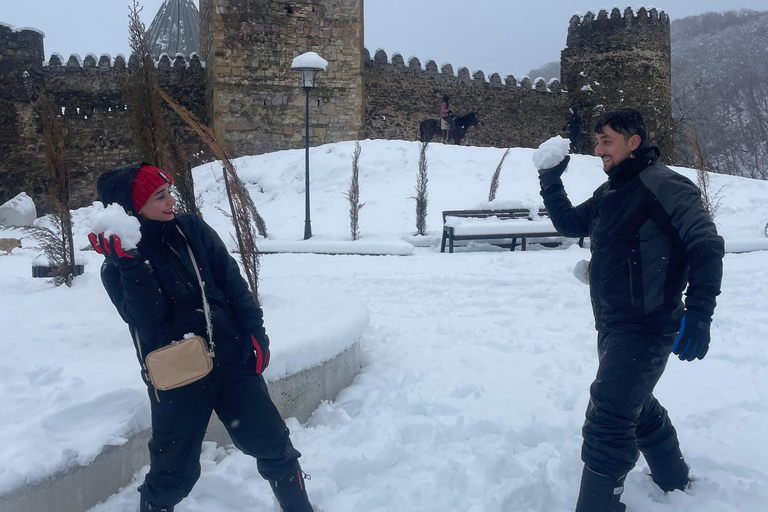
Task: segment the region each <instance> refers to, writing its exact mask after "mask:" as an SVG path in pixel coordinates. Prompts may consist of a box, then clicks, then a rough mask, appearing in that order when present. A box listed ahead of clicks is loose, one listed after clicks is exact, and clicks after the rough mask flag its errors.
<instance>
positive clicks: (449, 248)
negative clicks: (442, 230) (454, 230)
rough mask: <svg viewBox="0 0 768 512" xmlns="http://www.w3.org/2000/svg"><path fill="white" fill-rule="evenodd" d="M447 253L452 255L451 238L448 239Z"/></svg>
mask: <svg viewBox="0 0 768 512" xmlns="http://www.w3.org/2000/svg"><path fill="white" fill-rule="evenodd" d="M448 252H449V253H451V254H453V237H452V236H449V237H448Z"/></svg>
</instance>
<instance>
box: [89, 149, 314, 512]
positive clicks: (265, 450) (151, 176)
mask: <svg viewBox="0 0 768 512" xmlns="http://www.w3.org/2000/svg"><path fill="white" fill-rule="evenodd" d="M172 181H173V180H172V178H171V177H170V176H169V175H168V174H167V173H165V172H164V171H162V170H160V169H158V168H156V167H153V166H151V165H149V164H145V163H142V164H132V165H127V166H123V167H118V168H116V169H112V170H110V171H107V172H105V173H104V174H102V175H101V176H100V177H99V179H98V182H97V189H98V192H99V197H100V199H101V201H102V202H103V203H104V205H105V206H106V205H109V204H111V203H118V204H119V205H120V206H122V207H123V208H124V209H125V211H126V213H128V214H129V215H133V216H135V217H137V218H138V219H139V222H140V224H141V240H140V242H139V243H138V246H137V248H136V249H135V250H128V251H126V250H123V248H122V243H121V240H120V239H119V237H117V236H115V235H112V236H110V237H109V238H108V239H105V238H104V236H103V233H102V234H96V233H91V234H90V235H89V239H90V241H91V244H92V245H93V246H94V248H95V249H96V251H98V252H99V253H101V254H104V256H105V262H104V264H103V265H102V269H101V276H102V281H103V283H104V287H105V288H106V290H107V293H108V294H109V297H110V299H112V302H113V303H114V304H115V307H116V308H117V310H118V312H119V313H120V316H121V317H122V318H123V320H125V321H126V323H128V327H129V330H130V332H131V336H132V337H133V341H134V345H135V346H136V351H137V355H138V357H139V362H140V363H141V365H142V368H143V369H144V371H142V377H143V378H144V381H145V382H146V384H147V386H148V391H149V397H150V401H151V404H152V405H151V410H152V439H151V440H150V442H149V452H150V461H151V463H150V470H149V473H148V474H147V476H146V477H145V479H144V483H143V484H142V485H141V486H140V487H139V491H140V493H141V506H140V510H141V512H152V511H165V512H172V511H173V509H174V506H175V505H176V504H177V503H179V502H180V501H181V500H183V499H184V498H185V497H186V496H187V495H188V494H189V493H190V491H191V490H192V487H193V486H194V484H195V482H196V481H197V479H198V478H199V477H200V451H201V445H202V442H203V437H204V435H205V430H206V427H207V425H208V420H209V419H210V417H211V412H212V411H214V410H215V411H216V414H217V415H218V417H219V418H220V419H221V421H222V423H223V424H224V426H225V427H226V429H227V431H228V432H229V434H230V436H231V438H232V441H233V442H234V444H235V446H237V447H238V448H239V449H240V450H242V451H243V452H244V453H247V454H248V455H251V456H253V457H255V458H256V459H257V466H258V470H259V473H260V474H261V475H262V476H263V477H264V478H265V479H266V480H268V481H269V483H270V485H271V486H272V490H273V491H274V493H275V497H276V498H277V500H278V502H279V503H280V506H281V507H282V509H283V510H284V511H285V512H311V511H312V507H311V505H310V503H309V500H308V498H307V493H306V490H305V488H304V474H303V473H302V471H301V467H300V466H299V462H298V458H299V457H300V455H301V454H300V453H299V452H298V451H297V450H296V449H295V448H294V447H293V445H292V444H291V440H290V437H289V432H288V428H287V427H286V425H285V422H284V421H283V420H282V418H281V417H280V414H279V413H278V411H277V409H276V408H275V405H274V404H273V403H272V400H271V398H270V397H269V394H268V392H267V386H266V383H265V382H264V378H263V377H262V375H261V373H262V371H263V370H264V369H265V368H266V367H267V365H268V364H269V338H268V337H267V334H266V332H265V330H264V326H263V321H262V310H261V308H260V307H259V306H258V305H257V304H256V301H255V300H254V298H253V295H252V294H251V292H250V290H249V289H248V286H247V285H246V283H245V280H244V279H243V278H242V276H241V274H240V269H239V267H238V265H237V263H236V262H235V260H234V259H233V258H232V257H231V256H230V255H229V252H228V251H227V248H226V246H225V245H224V243H223V242H222V241H221V239H220V238H219V236H218V235H217V234H216V232H215V231H214V230H213V229H212V228H211V227H210V226H208V224H206V223H205V222H204V221H203V220H202V219H201V218H200V217H199V216H197V215H193V214H180V215H175V214H174V213H173V206H174V204H175V203H176V200H175V199H174V198H173V196H172V195H171V194H170V190H169V189H170V186H171V184H172ZM189 249H191V252H192V254H193V255H194V260H195V261H196V262H197V267H198V269H197V270H198V271H199V273H200V278H199V279H198V275H197V273H196V272H195V268H194V266H193V263H192V258H191V257H190V254H189ZM201 282H202V283H203V286H204V291H205V298H204V297H203V295H202V292H201V285H200V283H201ZM204 300H207V303H208V310H209V312H210V314H209V315H208V317H207V318H206V314H205V312H204V309H205V308H204V306H203V301H204ZM209 324H210V327H211V330H212V335H211V336H210V339H209V340H208V341H209V342H211V341H212V342H213V343H212V345H213V347H214V352H215V357H214V359H213V361H214V367H213V370H212V371H211V372H210V373H209V374H208V375H207V376H206V377H204V378H203V379H201V380H198V381H197V382H193V383H191V384H187V385H186V386H183V387H179V388H176V389H171V390H168V391H159V390H156V389H155V388H154V387H153V386H152V383H151V382H150V380H149V378H148V376H147V374H146V366H145V359H144V358H145V357H146V355H147V354H148V353H149V352H151V351H153V350H155V349H157V348H159V347H162V346H165V345H168V344H169V343H171V342H172V341H175V340H181V339H182V338H184V336H185V334H187V333H194V334H203V335H204V337H205V338H206V339H208V338H209V336H208V335H207V334H206V333H207V332H208V325H209Z"/></svg>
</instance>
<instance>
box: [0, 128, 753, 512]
mask: <svg viewBox="0 0 768 512" xmlns="http://www.w3.org/2000/svg"><path fill="white" fill-rule="evenodd" d="M362 146H363V152H362V156H361V159H360V166H361V167H360V191H361V201H364V202H365V203H366V204H365V206H364V207H363V209H362V210H361V212H360V224H361V232H362V236H363V241H364V242H376V243H379V244H383V245H386V244H388V243H391V245H392V246H393V247H395V246H399V243H400V242H401V241H402V240H401V239H402V238H403V237H410V235H413V233H414V231H415V215H414V213H415V204H414V201H413V199H412V196H413V195H414V193H415V188H414V187H415V184H416V174H417V160H418V146H417V144H416V143H412V142H399V141H364V142H363V143H362ZM352 150H353V143H339V144H334V145H328V146H323V147H320V148H315V149H313V150H312V154H311V160H310V161H311V166H312V167H311V172H312V182H311V183H312V221H313V224H312V229H313V233H314V234H315V239H316V240H319V241H321V242H322V241H328V242H337V241H345V240H349V228H348V217H347V211H348V204H347V203H346V199H345V198H344V196H343V194H344V192H345V191H346V190H347V188H348V182H349V178H350V176H351V155H352ZM502 154H503V150H497V149H488V148H457V147H453V146H443V145H440V144H435V145H432V146H431V147H430V149H429V152H428V158H429V200H430V206H429V216H428V218H427V223H428V227H429V230H430V235H431V238H429V239H430V240H434V237H436V236H437V235H439V232H440V229H441V218H440V211H441V210H444V209H461V208H475V207H481V206H488V203H487V196H488V187H489V184H490V178H491V175H492V174H493V171H494V170H495V168H496V165H497V164H498V161H499V159H500V158H501V155H502ZM531 154H532V150H528V149H514V150H513V151H512V152H511V153H510V154H509V156H508V157H507V160H506V162H505V165H504V169H503V170H502V174H501V186H500V188H499V191H498V194H497V198H498V199H497V201H496V202H494V205H499V206H501V205H504V206H512V205H514V206H529V207H536V206H538V205H539V204H540V198H539V195H538V184H537V179H536V171H535V168H534V166H533V163H532V161H531ZM238 167H239V170H240V171H239V172H240V174H241V176H242V178H243V179H244V180H245V181H246V182H247V183H248V184H249V185H250V186H251V192H252V195H253V197H254V200H255V202H256V204H257V206H258V208H259V211H260V213H261V214H262V216H263V217H264V218H265V220H266V222H267V227H268V229H269V234H270V238H271V240H274V241H275V243H279V242H281V241H282V242H294V241H297V240H300V239H301V237H302V235H303V220H304V206H303V202H304V198H303V191H304V182H303V172H304V161H303V151H284V152H278V153H273V154H269V155H263V156H260V157H249V158H244V159H240V160H238ZM681 171H682V172H683V173H684V174H686V175H688V176H689V177H693V171H689V170H681ZM216 174H218V172H217V170H216V168H215V167H214V166H211V165H206V166H202V167H200V168H197V169H196V170H195V181H196V186H197V189H198V191H199V192H202V195H203V198H204V205H203V210H204V215H205V218H206V220H207V221H208V222H209V223H211V224H212V225H213V226H214V227H215V228H216V229H217V230H218V231H219V232H220V233H222V235H224V236H223V238H225V240H227V241H228V243H231V242H230V241H229V236H228V234H227V233H228V230H229V224H228V220H227V219H226V218H225V217H224V216H223V214H221V213H220V212H219V211H218V210H217V209H216V207H217V206H221V207H223V208H224V209H225V210H226V200H225V196H224V192H223V185H222V184H221V182H220V181H218V180H217V179H216ZM603 179H604V174H603V172H602V170H601V165H600V162H599V161H598V160H597V159H595V158H592V157H587V156H579V155H576V156H574V157H573V159H572V161H571V166H570V169H569V170H568V172H567V173H566V174H565V176H564V180H565V183H566V187H567V189H568V191H569V193H570V194H571V197H572V199H573V200H574V202H578V201H581V200H583V199H586V198H587V197H588V196H589V195H591V192H592V191H593V190H594V188H596V187H597V186H598V185H599V184H600V183H601V182H602V181H603ZM712 183H713V186H714V187H715V188H716V189H717V188H719V187H721V186H723V187H724V188H723V190H722V193H721V195H722V198H723V201H722V206H721V209H720V214H719V216H718V219H717V221H718V227H719V229H720V232H721V234H723V236H724V237H725V238H726V240H727V241H728V240H731V241H740V243H744V244H752V245H753V246H759V245H760V244H762V243H764V242H763V240H765V236H764V234H763V228H764V226H765V223H766V222H768V201H766V200H765V198H766V197H768V183H766V182H758V181H753V180H747V179H741V178H733V177H727V176H718V175H714V176H712ZM89 215H90V213H89V209H88V208H86V209H82V210H79V211H78V212H77V214H76V217H75V219H76V221H77V219H78V217H79V218H81V219H82V218H85V217H87V216H89ZM76 232H77V236H78V237H79V238H78V239H79V240H80V241H81V242H82V245H83V246H85V245H86V243H87V242H86V240H85V237H84V235H85V233H84V232H83V231H82V230H81V229H80V230H79V229H78V227H77V226H76ZM14 233H16V234H14ZM17 234H18V232H8V231H5V232H2V234H0V236H16V235H17ZM409 239H411V238H409ZM26 242H27V240H25V248H23V249H16V250H14V254H13V255H12V256H8V257H6V256H4V255H3V256H0V314H2V325H3V329H2V339H1V340H0V347H2V349H3V353H4V354H5V357H4V358H3V360H2V362H0V398H1V399H2V400H3V404H4V407H3V410H4V414H3V415H2V419H0V435H2V436H3V439H4V441H5V443H3V445H1V446H0V461H2V463H1V464H0V483H1V484H2V485H3V486H5V488H6V489H8V488H9V487H14V486H17V485H19V484H20V483H21V482H23V480H24V478H34V477H35V476H38V477H39V476H40V475H41V474H44V473H45V471H47V470H51V469H55V468H56V467H62V465H66V464H71V463H77V461H82V460H87V458H88V456H89V455H90V454H92V453H93V452H94V451H98V449H99V448H100V447H101V445H103V444H104V443H106V442H119V440H120V436H121V435H124V434H125V432H123V431H121V429H124V428H125V426H126V425H128V424H130V423H131V422H133V423H135V424H136V427H137V428H138V427H139V426H143V425H146V423H147V421H148V416H147V409H148V406H147V403H146V394H145V393H143V392H142V389H141V388H142V384H141V381H140V378H139V374H138V365H137V363H136V360H135V356H134V354H133V349H132V347H131V344H130V338H129V336H128V332H127V329H126V328H125V326H124V324H123V323H122V321H121V320H120V318H119V317H118V316H117V314H116V313H115V312H114V308H113V307H112V305H111V304H110V303H108V302H107V299H106V295H105V294H104V292H103V290H102V288H101V284H100V282H99V278H98V273H97V272H98V264H99V263H100V259H101V257H100V256H98V255H96V254H95V253H93V252H83V253H82V257H83V258H84V259H85V260H86V263H87V268H86V274H85V275H84V276H82V277H80V278H78V279H77V280H76V283H75V286H74V287H73V288H72V289H67V288H66V287H60V288H57V289H50V288H49V287H48V286H47V285H45V284H44V283H42V282H41V281H38V280H34V281H33V280H31V279H29V278H27V277H26V276H28V275H29V264H30V261H31V260H32V258H33V257H34V256H35V250H34V248H27V247H26V246H27V245H28V244H27V243H26ZM475 249H476V250H469V251H467V250H459V252H457V253H454V254H440V253H439V252H438V251H439V249H437V248H435V247H419V248H416V249H415V250H414V252H413V255H411V256H381V257H379V256H375V257H374V256H350V255H342V256H330V255H317V254H270V255H265V256H263V258H262V269H261V280H262V281H261V282H262V284H261V286H262V293H263V294H264V295H265V301H264V303H265V304H264V305H265V311H266V312H265V315H266V323H267V329H268V331H269V332H270V335H271V337H272V339H273V344H275V345H278V342H277V341H275V337H274V336H273V333H274V332H275V330H279V329H280V327H279V324H280V323H281V322H285V323H286V324H288V327H287V328H285V329H284V331H283V332H284V333H285V336H284V338H286V339H288V338H290V331H291V326H290V321H291V320H290V314H289V315H288V316H285V317H283V318H281V319H276V318H274V316H275V315H273V316H272V317H270V300H269V297H270V296H271V295H275V296H277V295H279V294H278V293H277V292H278V291H282V290H294V291H296V292H297V293H301V292H303V291H305V290H306V291H307V293H308V294H309V295H310V296H312V295H313V294H320V293H321V292H320V291H319V290H323V292H325V293H329V294H332V295H333V296H336V297H339V298H338V299H334V302H335V301H336V300H338V301H339V302H340V304H339V305H340V307H341V308H342V309H348V308H351V309H352V311H353V313H351V315H350V316H352V317H353V318H359V317H360V315H362V313H360V309H359V308H360V306H359V305H358V304H357V303H356V302H355V300H354V299H352V298H350V296H353V297H357V298H358V299H359V300H360V301H362V303H364V304H365V305H366V306H367V308H368V311H369V312H370V325H369V327H368V328H367V329H366V330H365V332H364V334H363V339H362V348H363V353H364V361H363V363H364V367H363V369H362V372H361V374H360V375H359V376H358V378H357V379H356V380H355V381H354V383H353V384H352V386H351V387H349V388H348V389H346V390H344V391H343V392H342V393H341V394H340V395H339V396H338V397H337V399H336V400H335V401H334V402H332V403H327V404H324V405H322V406H321V407H320V408H319V409H318V410H317V411H316V412H315V414H314V416H313V418H312V419H311V420H310V422H309V423H308V424H307V425H299V424H298V423H297V422H296V421H295V420H289V426H290V427H291V430H292V432H293V434H292V437H293V440H294V444H295V445H296V446H297V447H298V448H299V450H300V451H302V453H303V454H304V456H303V457H302V464H303V466H304V469H305V471H306V472H307V473H309V474H310V475H312V480H311V481H310V482H309V483H308V488H309V493H310V497H311V499H312V501H313V502H314V503H315V504H316V505H317V506H318V508H319V509H321V510H325V511H326V512H348V511H349V512H353V511H354V512H357V511H366V512H372V511H382V512H384V511H390V512H395V511H397V512H401V511H417V510H418V511H425V512H430V511H435V512H437V511H441V512H444V511H457V512H458V511H468V512H481V511H482V512H494V511H504V512H507V511H510V512H518V511H521V512H522V511H547V512H551V511H554V512H557V511H567V510H572V509H573V505H574V503H575V499H576V494H577V490H578V480H579V475H580V470H581V462H580V459H579V449H580V443H581V437H580V428H581V423H582V421H583V413H584V409H585V408H586V403H587V399H588V388H589V384H590V382H591V381H592V379H593V377H594V372H595V369H596V367H597V361H596V356H595V332H594V328H593V318H592V314H591V310H590V307H589V297H588V295H589V294H588V289H587V287H586V286H584V285H583V284H581V283H580V282H579V281H578V280H577V279H576V278H574V277H573V275H572V270H573V268H574V266H575V265H576V263H577V262H578V261H579V260H582V259H588V258H589V252H588V250H585V249H580V248H578V246H574V245H571V246H570V247H568V248H565V249H539V250H536V246H533V247H532V250H531V249H529V251H528V252H520V251H516V252H514V253H513V252H509V251H498V250H494V249H493V248H490V247H488V246H483V245H482V244H479V245H478V246H476V247H475ZM766 283H768V252H764V251H763V252H752V253H746V254H728V255H727V256H726V259H725V276H724V281H723V293H722V295H721V296H720V298H719V301H718V302H719V305H718V308H717V311H716V313H715V321H714V324H713V333H712V334H713V341H712V347H711V349H710V352H709V354H708V355H707V357H706V359H704V360H703V361H696V362H693V363H683V362H680V361H678V360H677V359H676V358H673V359H671V360H670V362H669V365H668V369H667V372H666V373H665V375H664V377H663V378H662V381H661V383H660V384H659V386H658V388H657V393H656V394H657V396H658V397H659V399H660V400H661V402H662V403H663V404H664V405H665V406H666V407H667V408H668V409H669V410H670V413H671V416H672V418H673V421H674V422H675V425H676V427H677V429H678V432H679V435H680V438H681V444H682V448H683V452H684V453H685V455H686V457H687V460H688V462H689V464H690V465H691V466H692V473H693V475H694V476H695V477H696V478H698V480H697V482H696V484H695V485H694V487H693V489H692V490H691V491H690V493H688V494H684V493H681V492H675V493H672V494H669V495H664V494H663V493H662V492H661V491H660V490H659V489H658V488H656V487H655V486H654V485H653V484H652V482H651V481H650V479H649V478H648V477H647V476H645V474H644V473H645V472H647V467H646V466H645V464H644V462H643V461H642V459H641V460H640V462H639V464H638V467H637V468H636V470H635V471H633V472H632V473H631V474H630V475H629V477H628V479H627V486H626V492H625V494H624V501H625V502H626V503H627V505H628V507H629V509H630V510H632V511H634V512H651V511H694V510H695V511H701V512H715V511H718V512H721V511H736V510H738V511H758V510H764V506H765V503H766V502H768V446H766V444H765V443H764V442H763V437H764V432H765V428H766V425H768V348H766V346H768V345H767V343H766V342H768V312H766V308H765V306H764V304H765V300H766V298H768V297H766ZM271 302H272V303H273V305H277V303H279V302H281V301H279V300H277V299H275V300H273V301H271ZM287 306H288V307H287V308H283V311H286V310H287V311H289V313H290V311H291V310H293V311H294V312H295V317H296V318H300V317H301V316H302V315H305V314H307V313H312V312H313V311H314V310H315V309H316V308H318V307H322V306H323V305H322V304H315V303H314V302H313V301H312V300H306V301H304V302H301V303H300V304H288V305H287ZM275 309H276V308H275ZM281 314H283V313H281ZM352 323H353V324H355V322H352ZM355 325H359V324H355ZM339 328H340V329H346V330H348V329H351V328H352V327H350V326H346V327H339ZM279 337H280V336H278V338H279ZM278 350H280V349H278V347H275V352H273V360H272V365H271V366H270V370H272V366H275V367H276V368H278V369H279V368H287V367H288V366H290V367H291V368H294V369H295V368H296V367H297V366H296V363H295V361H294V360H295V359H300V358H301V357H304V356H299V355H297V354H295V353H294V352H295V351H294V350H291V349H289V348H288V349H285V350H282V352H280V353H279V354H278V353H277V351H278ZM97 364H101V365H107V366H106V368H105V371H104V372H99V373H95V372H92V371H89V370H88V369H87V368H89V367H90V366H92V365H97ZM298 366H301V365H300V364H299V365H298ZM286 371H288V370H286ZM78 407H79V408H78ZM78 413H79V414H80V415H78ZM83 413H87V415H90V419H91V420H93V421H82V418H81V415H82V414H83ZM52 418H53V419H52ZM52 427H53V428H52ZM57 428H58V431H57ZM66 428H68V429H69V430H66ZM78 429H79V430H78ZM62 430H65V431H64V432H62ZM75 431H76V432H78V434H77V435H73V432H75ZM73 438H75V440H76V441H77V442H74V441H73ZM51 461H53V462H54V463H55V464H54V465H52V462H51ZM19 466H22V467H23V468H24V471H21V470H20V467H19ZM145 471H146V468H145ZM142 477H143V473H142V474H138V475H137V476H136V478H137V482H136V483H134V484H133V485H131V486H129V487H127V488H126V489H124V490H122V491H121V492H120V493H118V494H116V495H115V496H113V497H112V498H111V499H110V500H109V501H108V502H106V503H104V504H102V505H99V506H97V507H95V508H94V509H93V511H94V512H134V511H135V508H136V501H137V497H138V495H137V493H136V492H135V488H136V486H137V485H138V482H140V480H141V479H142ZM246 510H247V511H264V512H276V511H278V510H279V509H278V508H277V504H276V503H275V502H274V499H273V498H272V497H271V493H270V491H269V488H268V485H267V484H266V483H265V482H263V481H262V480H261V478H260V477H259V475H258V473H257V471H256V465H255V463H254V461H253V460H252V459H250V458H248V457H246V456H244V455H242V454H240V453H239V452H237V451H236V450H235V449H234V448H232V447H229V448H217V447H215V446H213V445H206V446H205V450H204V453H203V475H202V477H201V479H200V482H199V483H198V485H197V486H196V487H195V489H194V490H193V492H192V494H191V495H190V497H189V498H188V499H187V500H185V501H184V502H182V503H181V504H180V505H179V506H178V507H177V511H178V512H193V511H194V512H196V511H206V512H208V511H212V512H216V511H222V512H223V511H228V512H230V511H231V512H235V511H246Z"/></svg>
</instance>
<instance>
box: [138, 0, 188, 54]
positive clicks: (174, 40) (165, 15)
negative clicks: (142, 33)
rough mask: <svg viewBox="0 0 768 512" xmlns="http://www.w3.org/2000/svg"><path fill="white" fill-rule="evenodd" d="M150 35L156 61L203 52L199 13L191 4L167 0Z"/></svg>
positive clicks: (159, 11)
mask: <svg viewBox="0 0 768 512" xmlns="http://www.w3.org/2000/svg"><path fill="white" fill-rule="evenodd" d="M147 31H148V32H149V44H150V47H151V48H152V56H153V57H154V58H155V59H160V55H161V54H163V53H167V54H169V55H176V54H178V53H181V54H184V55H189V54H191V53H194V52H199V51H200V12H199V11H198V10H197V6H196V5H195V3H194V2H193V1H192V0H165V2H163V5H161V6H160V9H158V11H157V14H156V15H155V19H154V20H152V23H151V24H150V25H149V29H148V30H147Z"/></svg>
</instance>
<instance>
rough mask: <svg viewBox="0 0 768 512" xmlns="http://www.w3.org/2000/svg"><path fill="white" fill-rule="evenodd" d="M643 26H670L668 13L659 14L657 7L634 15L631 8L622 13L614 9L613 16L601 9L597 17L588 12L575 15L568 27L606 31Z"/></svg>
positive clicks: (640, 9) (643, 9)
mask: <svg viewBox="0 0 768 512" xmlns="http://www.w3.org/2000/svg"><path fill="white" fill-rule="evenodd" d="M641 25H645V26H649V27H653V26H655V25H660V26H664V25H669V16H668V15H667V13H666V12H664V11H661V12H659V11H658V10H656V8H655V7H653V8H651V9H646V8H645V7H640V8H639V9H638V10H637V14H634V13H633V11H632V8H631V7H627V8H626V9H624V13H622V12H621V11H620V10H619V8H618V7H614V8H613V9H612V10H611V14H610V15H609V14H608V11H606V10H605V9H601V10H600V12H598V13H597V16H595V14H594V13H593V12H592V11H588V12H587V14H585V15H584V16H579V15H577V14H574V15H573V16H572V17H571V20H570V22H569V25H568V29H569V30H576V29H583V30H593V29H604V28H606V27H610V28H611V29H622V28H632V27H638V26H641Z"/></svg>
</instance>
